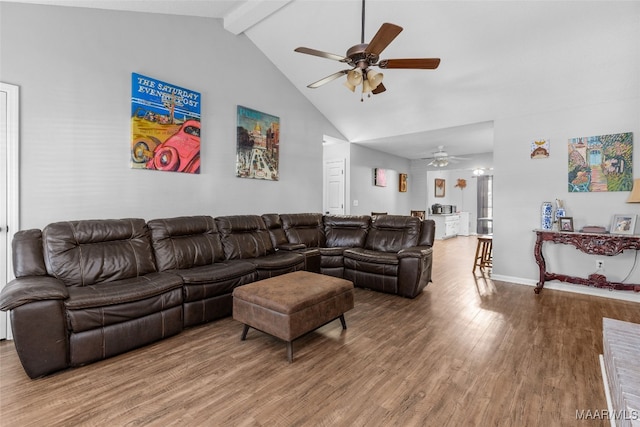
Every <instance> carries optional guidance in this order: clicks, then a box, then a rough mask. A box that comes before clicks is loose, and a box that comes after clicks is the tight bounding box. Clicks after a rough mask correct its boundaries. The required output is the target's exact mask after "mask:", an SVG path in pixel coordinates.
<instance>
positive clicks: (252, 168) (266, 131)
mask: <svg viewBox="0 0 640 427" xmlns="http://www.w3.org/2000/svg"><path fill="white" fill-rule="evenodd" d="M279 162H280V118H279V117H276V116H272V115H271V114H267V113H263V112H260V111H256V110H252V109H251V108H247V107H243V106H240V105H238V123H237V140H236V176H237V177H239V178H253V179H262V180H266V181H278V176H279V175H278V170H279V167H280V164H279Z"/></svg>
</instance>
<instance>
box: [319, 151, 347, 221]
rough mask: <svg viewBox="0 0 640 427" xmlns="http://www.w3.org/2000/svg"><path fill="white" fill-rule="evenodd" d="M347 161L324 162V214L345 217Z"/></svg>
mask: <svg viewBox="0 0 640 427" xmlns="http://www.w3.org/2000/svg"><path fill="white" fill-rule="evenodd" d="M344 165H345V160H344V159H339V160H327V161H326V162H324V180H325V181H324V192H325V199H324V212H325V213H326V214H330V215H344V212H345V210H344V183H345V181H344V173H345V167H344Z"/></svg>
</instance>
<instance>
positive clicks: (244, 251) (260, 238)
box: [215, 215, 275, 259]
mask: <svg viewBox="0 0 640 427" xmlns="http://www.w3.org/2000/svg"><path fill="white" fill-rule="evenodd" d="M215 220H216V225H217V226H218V231H219V232H220V237H221V240H222V246H223V248H224V255H225V258H226V259H250V258H257V257H262V256H266V255H270V254H272V253H274V252H275V248H274V247H273V243H272V242H271V237H270V236H269V232H268V231H267V226H266V225H265V223H264V221H263V219H262V218H261V217H260V216H258V215H232V216H221V217H217V218H216V219H215Z"/></svg>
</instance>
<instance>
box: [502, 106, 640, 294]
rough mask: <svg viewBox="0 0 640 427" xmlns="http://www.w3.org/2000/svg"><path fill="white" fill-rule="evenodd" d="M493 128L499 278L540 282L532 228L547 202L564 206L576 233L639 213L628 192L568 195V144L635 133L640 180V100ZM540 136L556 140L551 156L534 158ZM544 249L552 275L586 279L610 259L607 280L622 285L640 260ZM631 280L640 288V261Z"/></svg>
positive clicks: (630, 255)
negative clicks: (535, 141)
mask: <svg viewBox="0 0 640 427" xmlns="http://www.w3.org/2000/svg"><path fill="white" fill-rule="evenodd" d="M494 129H495V152H494V160H495V165H496V167H495V170H494V189H495V198H494V203H495V215H494V274H495V275H497V276H498V277H504V278H507V279H510V280H514V281H521V282H523V283H535V282H537V280H538V278H539V271H538V266H537V264H536V263H535V260H534V255H533V248H534V243H535V233H534V232H533V231H532V230H534V229H535V228H538V227H539V224H540V206H541V204H542V203H543V202H545V201H552V202H553V201H554V200H555V199H556V198H558V199H562V200H564V202H565V207H566V209H567V215H568V216H572V217H573V219H574V228H575V229H580V228H582V227H584V226H585V225H602V226H605V227H607V228H609V225H610V222H611V218H612V216H613V215H614V214H617V213H635V214H640V205H638V204H628V203H626V199H627V197H628V196H629V192H628V191H627V192H603V193H569V192H568V189H567V173H568V170H567V168H568V166H567V162H568V160H567V143H568V140H569V138H574V137H580V136H591V135H605V134H612V133H621V132H633V134H634V135H633V136H634V155H633V157H634V161H633V168H634V176H635V177H636V178H637V177H638V176H639V175H640V173H639V172H640V97H635V98H630V99H622V100H619V101H612V102H607V103H599V104H595V105H585V106H582V107H577V108H573V109H568V110H563V111H549V112H546V113H541V114H537V115H533V116H525V117H515V118H505V119H501V120H496V121H495V128H494ZM541 137H545V138H549V139H550V141H551V145H550V153H551V155H550V157H549V158H547V159H541V160H532V159H530V154H529V146H530V143H531V141H532V140H533V139H535V138H541ZM637 227H640V225H638V226H637ZM638 232H640V228H636V233H638ZM543 248H544V252H543V253H544V255H545V258H546V260H547V266H548V270H550V271H553V272H556V273H563V274H571V275H577V276H581V277H587V276H588V275H589V274H591V273H594V272H595V270H596V268H595V260H596V259H603V258H604V261H605V274H606V275H607V277H608V278H609V279H610V280H617V281H620V280H623V279H624V278H625V277H626V276H627V275H628V274H629V273H630V272H631V270H632V269H633V268H634V259H635V256H636V253H635V252H634V251H627V252H625V253H623V254H621V255H618V256H616V257H603V256H596V255H587V254H583V253H582V252H579V251H577V250H576V249H575V248H573V247H571V246H564V245H549V244H545V245H544V246H543ZM627 282H629V283H640V263H638V265H637V266H635V270H633V273H632V274H631V276H630V277H629V279H628V280H627ZM565 287H566V286H565Z"/></svg>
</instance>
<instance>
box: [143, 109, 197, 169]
mask: <svg viewBox="0 0 640 427" xmlns="http://www.w3.org/2000/svg"><path fill="white" fill-rule="evenodd" d="M147 169H155V170H161V171H174V172H187V173H200V122H199V121H197V120H187V121H186V122H184V123H183V124H182V126H181V127H180V129H178V131H177V132H176V133H175V134H173V135H172V136H170V137H169V138H167V140H166V141H164V142H163V143H162V144H160V145H158V146H157V147H156V148H155V150H153V157H152V158H151V160H149V162H148V163H147Z"/></svg>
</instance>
